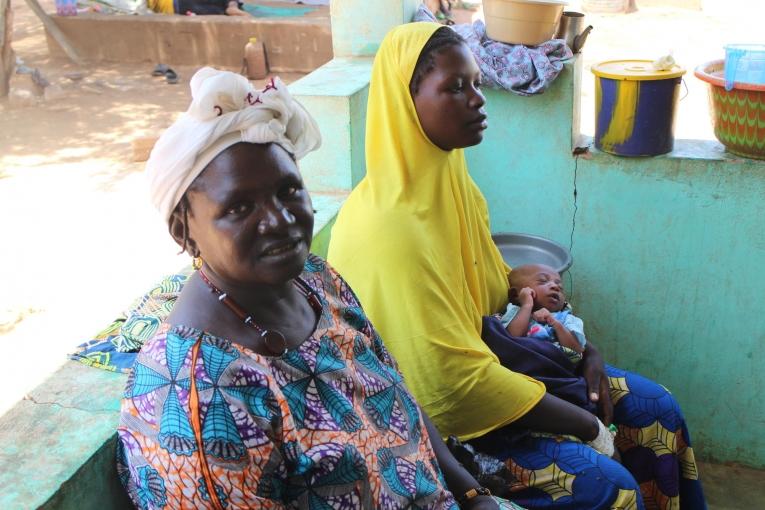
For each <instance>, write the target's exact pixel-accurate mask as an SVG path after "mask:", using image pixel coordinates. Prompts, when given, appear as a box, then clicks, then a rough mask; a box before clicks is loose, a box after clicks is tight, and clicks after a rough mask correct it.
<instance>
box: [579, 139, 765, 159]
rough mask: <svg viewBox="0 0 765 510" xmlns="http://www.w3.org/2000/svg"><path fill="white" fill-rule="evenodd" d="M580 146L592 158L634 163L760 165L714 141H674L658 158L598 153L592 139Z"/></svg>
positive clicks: (584, 141) (586, 140) (583, 140)
mask: <svg viewBox="0 0 765 510" xmlns="http://www.w3.org/2000/svg"><path fill="white" fill-rule="evenodd" d="M580 140H581V141H580V144H579V145H580V146H589V147H590V153H591V155H592V157H593V158H596V159H600V158H616V159H618V160H635V161H641V160H642V161H650V160H665V159H669V160H673V159H691V160H704V161H710V162H711V161H723V162H726V163H733V164H749V163H754V164H757V163H762V162H761V161H758V160H756V159H749V158H745V157H742V156H737V155H736V154H732V153H730V152H728V151H726V150H725V146H724V145H723V144H721V143H720V142H718V141H716V140H693V139H676V140H675V146H674V148H673V149H672V152H670V153H667V154H662V155H660V156H646V157H626V156H615V155H613V154H609V153H606V152H602V151H599V150H598V149H596V148H595V146H594V144H593V139H592V137H582V138H581V139H580Z"/></svg>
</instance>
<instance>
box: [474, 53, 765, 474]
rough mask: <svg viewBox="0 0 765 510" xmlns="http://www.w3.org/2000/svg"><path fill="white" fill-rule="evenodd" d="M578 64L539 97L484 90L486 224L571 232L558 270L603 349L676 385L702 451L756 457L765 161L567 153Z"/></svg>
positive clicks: (763, 344) (681, 145)
mask: <svg viewBox="0 0 765 510" xmlns="http://www.w3.org/2000/svg"><path fill="white" fill-rule="evenodd" d="M576 71H577V68H576V67H575V66H573V65H568V66H567V67H566V69H565V71H564V73H563V74H562V75H561V76H560V77H559V79H558V80H557V81H556V83H555V84H554V85H553V87H552V89H551V90H549V91H548V92H546V93H545V94H544V95H541V96H537V97H530V98H525V97H518V96H513V95H511V94H507V93H502V92H496V91H488V92H487V99H488V104H487V110H488V113H489V123H490V127H489V130H488V131H487V133H486V138H485V140H484V142H483V143H482V144H481V145H480V146H478V147H476V148H473V149H470V150H468V163H469V165H470V169H471V174H472V175H473V177H474V179H475V180H476V182H477V184H478V185H479V187H480V188H481V189H482V190H483V192H484V194H485V195H486V198H487V200H488V202H489V207H490V210H491V218H492V229H493V230H494V231H495V232H498V231H515V232H528V233H535V234H540V235H543V236H546V237H549V238H551V239H554V240H556V241H558V242H560V243H561V244H563V245H565V246H569V244H570V243H571V241H572V239H573V250H572V253H573V257H574V265H573V267H572V270H571V271H570V276H569V278H565V280H566V283H567V284H568V285H569V286H572V285H573V296H572V302H573V303H574V306H575V307H576V309H577V312H578V315H581V317H582V318H583V319H584V321H585V328H586V330H587V334H588V337H589V338H590V339H592V340H593V341H594V343H595V344H597V345H599V346H600V347H601V350H603V351H604V353H605V355H606V359H607V360H608V361H609V362H610V363H612V364H614V365H617V366H619V367H621V368H624V369H628V370H633V371H636V372H639V373H641V374H643V375H645V376H647V377H650V378H653V379H655V380H656V381H658V382H660V383H662V384H663V385H665V386H666V387H668V388H669V389H670V390H671V391H672V392H673V393H674V395H675V396H676V397H677V399H678V400H679V401H680V403H681V405H682V407H683V410H684V413H685V416H686V419H687V421H688V422H689V424H690V427H691V431H692V434H693V436H692V440H693V442H694V447H695V449H696V452H697V455H698V456H700V457H704V458H707V459H711V460H717V461H736V462H741V463H744V464H748V465H751V466H754V467H765V439H763V437H762V431H763V430H765V398H763V397H762V392H763V391H765V371H764V370H763V365H764V362H765V321H763V320H762V319H761V318H760V316H761V310H760V308H761V303H762V301H761V300H762V294H763V288H765V226H764V225H763V224H762V219H763V210H764V208H763V202H764V199H765V162H755V161H752V160H740V159H731V158H730V157H729V156H726V155H725V153H723V152H722V151H721V149H720V146H719V144H716V143H715V142H708V143H704V142H693V141H678V142H677V144H676V145H677V146H676V150H675V152H674V153H673V154H671V155H669V156H662V157H656V158H619V157H615V156H610V155H607V154H603V153H594V154H592V155H588V156H586V157H580V158H579V159H578V161H577V160H575V158H574V157H573V156H572V154H571V142H570V140H571V136H572V131H574V134H575V132H576V125H575V123H574V121H573V119H574V117H575V116H573V115H572V111H574V110H575V109H576V107H577V105H576V101H575V97H576V96H575V94H578V88H577V87H575V83H574V82H575V79H577V76H576ZM577 81H578V79H577ZM585 113H588V112H585ZM575 177H576V191H577V194H576V218H575V224H574V213H575V199H574V189H575V184H574V181H575ZM572 231H573V235H572Z"/></svg>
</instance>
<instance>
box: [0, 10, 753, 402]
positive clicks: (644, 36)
mask: <svg viewBox="0 0 765 510" xmlns="http://www.w3.org/2000/svg"><path fill="white" fill-rule="evenodd" d="M42 3H43V6H44V7H45V8H46V10H48V11H49V12H50V11H53V3H52V1H51V0H45V1H43V2H42ZM14 5H15V9H16V12H15V14H16V20H15V25H14V48H15V50H16V53H17V55H18V56H20V57H21V58H22V59H23V60H24V62H25V64H26V65H28V66H30V67H36V68H39V69H40V70H41V71H42V72H43V73H44V75H45V76H46V77H47V78H48V79H49V80H50V81H51V82H52V83H54V84H56V85H57V86H59V87H61V90H62V91H63V95H62V96H60V97H59V98H58V99H55V100H51V101H47V102H45V103H43V104H40V105H37V106H29V107H11V106H9V105H8V104H4V105H0V108H2V111H1V112H0V218H2V219H1V220H0V239H2V248H3V249H2V255H0V257H2V258H1V259H0V289H1V290H0V346H2V347H3V351H2V352H3V353H4V354H5V355H4V356H3V357H2V358H0V388H2V390H0V413H2V412H3V411H4V410H5V409H7V408H8V407H9V406H10V405H12V403H13V402H15V401H16V400H18V399H19V398H21V397H22V396H23V395H24V393H26V392H27V391H29V389H31V388H32V387H34V386H35V385H37V384H39V383H40V382H41V381H42V380H43V379H44V378H45V377H46V376H47V375H48V374H50V373H51V372H52V371H53V370H54V369H55V368H56V367H57V366H58V365H60V364H61V363H63V362H64V361H65V355H66V354H67V352H70V351H71V350H72V349H73V348H74V346H75V345H77V344H78V343H80V342H81V341H83V340H85V339H87V338H89V335H92V334H93V333H95V332H97V331H98V330H100V329H101V328H102V327H103V326H105V325H106V324H107V323H108V322H109V321H110V319H111V318H113V317H114V316H115V315H116V314H117V313H119V312H120V311H121V310H122V309H124V308H125V307H126V306H127V305H129V304H130V302H131V301H132V300H133V298H134V297H136V296H138V295H139V294H140V293H141V292H142V291H144V290H145V289H147V288H148V287H149V285H151V284H152V283H153V282H154V281H156V280H157V279H159V278H160V277H161V276H162V275H164V274H166V273H168V272H171V271H174V270H176V269H178V268H180V267H182V266H183V265H184V264H186V263H187V262H188V261H187V259H186V258H185V257H183V256H179V255H177V251H178V250H177V247H176V246H175V245H174V244H173V242H172V241H171V240H170V238H169V236H168V235H167V234H166V231H165V228H164V226H163V224H162V222H161V221H160V220H159V219H158V217H157V216H156V215H155V213H154V212H153V210H152V209H151V208H150V206H149V205H148V202H147V200H146V198H145V193H144V189H143V187H142V178H141V173H140V172H141V169H142V167H143V165H142V164H141V163H133V162H131V154H132V153H131V147H130V142H131V141H132V140H133V139H135V138H136V137H141V136H150V135H153V134H155V133H157V132H158V131H159V130H161V129H162V128H163V127H166V126H167V125H169V123H170V122H171V121H172V119H173V118H174V116H175V115H176V114H177V112H180V111H182V110H184V109H185V107H186V104H187V101H188V100H187V90H188V89H187V80H188V78H189V76H190V75H191V74H192V72H193V69H190V68H177V69H176V70H177V71H178V72H179V74H180V76H181V83H180V84H178V85H166V84H165V83H164V82H163V81H162V79H158V78H152V77H151V76H150V71H151V68H152V66H151V65H150V64H147V65H145V66H141V65H130V66H117V65H99V66H98V67H92V68H88V69H85V70H84V71H85V76H84V77H83V78H82V79H81V80H79V81H72V80H71V79H69V78H67V77H66V75H67V73H71V72H73V71H78V69H76V68H75V67H74V66H72V65H70V64H68V63H67V62H65V61H54V60H51V59H50V58H49V56H48V52H47V46H46V44H45V38H44V35H43V30H42V26H41V24H40V22H39V21H38V20H37V18H35V17H34V15H33V14H32V13H31V11H29V10H28V8H27V7H26V5H25V4H23V3H22V2H20V1H17V2H14ZM572 7H574V8H575V7H576V5H573V6H572ZM761 20H762V16H738V19H734V18H733V17H730V18H726V17H721V16H709V15H705V14H704V13H701V12H698V11H689V10H683V9H666V8H664V9H661V8H646V9H642V10H641V11H640V12H638V13H634V14H629V15H610V16H596V15H591V16H589V22H590V23H591V24H592V25H594V26H595V31H594V32H593V33H592V35H591V36H590V39H589V41H588V42H587V45H586V47H585V53H584V58H585V64H586V70H585V73H584V74H585V76H584V86H583V98H582V101H583V131H584V132H585V133H592V131H593V127H592V126H593V116H592V111H593V104H592V103H593V98H592V90H593V80H592V75H591V73H590V72H589V66H590V65H591V64H592V63H593V62H597V61H601V60H607V59H621V58H655V57H657V56H659V55H661V54H662V53H663V52H666V51H668V50H669V49H674V54H675V57H676V59H677V60H678V62H680V63H681V64H683V65H685V66H686V67H687V68H688V70H689V74H688V75H687V76H686V82H687V83H688V88H689V94H688V97H687V98H685V99H684V100H683V101H682V102H681V105H680V112H679V118H678V124H677V136H678V137H679V138H711V137H712V133H711V127H710V125H709V122H708V114H707V99H706V90H705V88H704V84H703V83H701V82H699V81H698V80H697V79H695V78H694V77H693V76H692V74H691V73H690V71H691V70H692V69H693V67H694V66H696V65H697V64H699V63H701V62H703V61H706V60H710V59H713V58H719V57H722V56H723V51H722V46H723V44H725V43H726V42H734V41H735V42H744V41H748V40H752V39H753V38H755V37H756V36H757V34H758V33H761V31H758V30H757V29H758V28H759V27H758V26H757V25H758V24H759V23H760V22H761ZM284 78H285V79H286V81H289V80H291V79H294V78H295V77H294V76H287V77H284Z"/></svg>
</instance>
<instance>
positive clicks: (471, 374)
mask: <svg viewBox="0 0 765 510" xmlns="http://www.w3.org/2000/svg"><path fill="white" fill-rule="evenodd" d="M439 28H441V26H440V25H438V24H436V23H408V24H405V25H400V26H398V27H396V28H394V29H393V30H392V31H390V32H389V33H388V35H387V36H386V37H385V39H384V40H383V42H382V44H381V45H380V49H379V51H378V52H377V55H376V56H375V61H374V64H373V66H372V78H371V82H370V84H369V101H368V108H367V124H366V126H367V131H366V162H367V172H366V175H365V177H364V178H363V179H362V180H361V182H360V183H359V184H358V186H356V188H355V189H354V190H353V191H352V192H351V194H350V196H349V197H348V199H347V200H346V202H345V204H343V207H342V209H340V213H339V214H338V216H337V221H336V222H335V225H334V227H333V228H332V237H331V239H330V242H329V255H328V257H329V261H330V263H331V264H332V265H333V266H334V267H336V268H337V270H338V271H339V272H340V274H342V275H343V278H345V279H346V280H348V282H349V283H350V285H351V287H353V290H354V291H355V292H356V294H357V295H358V296H359V298H360V299H361V302H362V304H363V305H364V310H365V311H366V312H367V314H368V315H369V317H370V319H371V320H372V323H373V324H374V325H375V327H376V328H377V329H378V331H380V334H381V335H382V337H383V338H384V339H385V345H386V346H387V347H388V349H390V351H391V352H392V353H393V355H394V356H395V357H396V359H398V361H399V363H400V364H401V369H402V371H403V372H404V373H405V374H406V379H407V385H408V386H409V389H411V390H412V393H413V394H414V396H415V397H416V398H417V401H418V402H419V403H420V405H421V406H422V408H423V409H424V410H425V412H426V413H427V414H428V416H430V418H431V419H432V420H433V422H434V424H435V425H436V427H438V430H439V431H440V432H441V435H442V436H444V437H447V436H450V435H455V436H458V437H459V438H460V439H462V440H465V439H470V438H473V437H477V436H480V435H483V434H485V433H487V432H488V431H490V430H493V429H495V428H498V427H501V426H503V425H506V424H508V423H510V422H512V421H514V420H516V419H518V418H519V417H521V416H523V415H524V414H526V412H528V410H529V409H531V408H532V407H534V406H535V405H536V404H537V402H539V400H540V399H541V398H542V396H543V395H544V385H543V384H542V383H540V382H538V381H535V380H534V379H531V378H530V377H527V376H525V375H523V374H518V373H515V372H512V371H510V370H507V369H506V368H504V367H503V366H502V365H501V364H500V363H499V360H498V359H497V357H496V356H495V355H494V354H493V353H492V352H491V350H490V349H489V348H488V347H487V346H486V344H485V343H484V342H483V340H481V320H482V316H483V315H490V314H492V313H495V312H498V311H500V310H502V309H504V307H505V305H506V304H507V287H508V282H507V272H508V270H509V269H508V267H507V266H506V265H505V263H504V262H503V260H502V256H501V255H500V253H499V250H497V247H496V245H495V244H494V241H493V240H492V238H491V231H490V229H489V211H488V207H487V205H486V199H485V198H484V197H483V195H482V194H481V191H480V190H479V189H478V186H476V184H475V182H474V181H473V179H472V178H471V177H470V174H469V173H468V170H467V164H466V162H465V153H464V151H463V150H462V149H455V150H452V151H444V150H442V149H440V148H439V147H438V146H436V145H434V144H433V143H432V142H431V141H430V140H429V139H428V138H427V137H426V136H425V134H424V132H423V130H422V126H421V125H420V123H419V120H418V116H417V111H416V110H415V107H414V101H413V100H412V96H411V93H410V91H409V82H410V80H411V78H412V73H413V72H414V67H415V64H416V63H417V59H418V58H419V56H420V52H421V51H422V48H423V47H424V46H425V43H426V42H427V41H428V39H430V37H431V36H432V35H433V33H434V32H435V31H436V30H438V29H439ZM499 401H501V402H502V403H503V405H497V403H498V402H499Z"/></svg>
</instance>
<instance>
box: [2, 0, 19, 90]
mask: <svg viewBox="0 0 765 510" xmlns="http://www.w3.org/2000/svg"><path fill="white" fill-rule="evenodd" d="M12 35H13V10H11V0H0V97H6V96H7V95H8V92H9V83H10V81H11V74H13V71H14V70H15V69H16V56H15V55H14V54H13V48H11V36H12Z"/></svg>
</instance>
